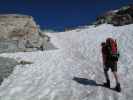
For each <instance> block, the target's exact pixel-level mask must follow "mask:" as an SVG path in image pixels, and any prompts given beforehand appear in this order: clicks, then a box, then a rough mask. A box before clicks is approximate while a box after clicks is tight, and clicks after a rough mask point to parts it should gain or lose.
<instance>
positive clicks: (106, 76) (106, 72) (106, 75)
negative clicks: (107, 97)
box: [104, 69, 109, 82]
mask: <svg viewBox="0 0 133 100" xmlns="http://www.w3.org/2000/svg"><path fill="white" fill-rule="evenodd" d="M104 75H105V79H106V82H108V81H109V75H108V70H106V69H104Z"/></svg>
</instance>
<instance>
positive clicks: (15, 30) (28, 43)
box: [0, 14, 49, 52]
mask: <svg viewBox="0 0 133 100" xmlns="http://www.w3.org/2000/svg"><path fill="white" fill-rule="evenodd" d="M48 38H49V37H48V36H47V35H45V34H44V33H43V34H42V32H41V30H40V28H39V25H37V24H36V22H35V21H34V19H33V17H32V16H27V15H19V14H5V15H0V52H10V51H33V50H38V49H40V50H44V49H45V48H46V46H45V44H47V43H48V42H49V41H48V40H49V39H48Z"/></svg>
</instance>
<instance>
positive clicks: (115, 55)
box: [106, 38, 119, 61]
mask: <svg viewBox="0 0 133 100" xmlns="http://www.w3.org/2000/svg"><path fill="white" fill-rule="evenodd" d="M106 45H107V46H108V50H109V51H108V52H109V55H108V56H109V59H110V60H111V61H118V59H119V52H118V50H117V42H116V40H114V39H112V38H107V39H106Z"/></svg>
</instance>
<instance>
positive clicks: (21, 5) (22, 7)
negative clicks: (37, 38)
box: [0, 0, 133, 31]
mask: <svg viewBox="0 0 133 100" xmlns="http://www.w3.org/2000/svg"><path fill="white" fill-rule="evenodd" d="M128 4H133V0H0V14H9V13H11V14H25V15H31V16H33V17H34V19H35V21H36V23H37V24H39V25H40V27H41V28H42V29H51V30H56V31H62V30H64V29H66V28H71V27H78V26H84V25H89V24H91V23H92V22H94V21H95V19H96V17H97V16H99V15H101V14H103V13H105V12H106V11H109V10H113V9H118V8H120V7H122V6H124V5H128Z"/></svg>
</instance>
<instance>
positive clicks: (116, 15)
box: [95, 5, 133, 26]
mask: <svg viewBox="0 0 133 100" xmlns="http://www.w3.org/2000/svg"><path fill="white" fill-rule="evenodd" d="M103 23H108V24H112V25H114V26H122V25H127V24H132V23H133V5H128V6H124V7H122V8H120V9H118V10H112V11H108V12H107V13H105V14H103V15H101V16H99V17H97V19H96V22H95V25H99V24H103Z"/></svg>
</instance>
